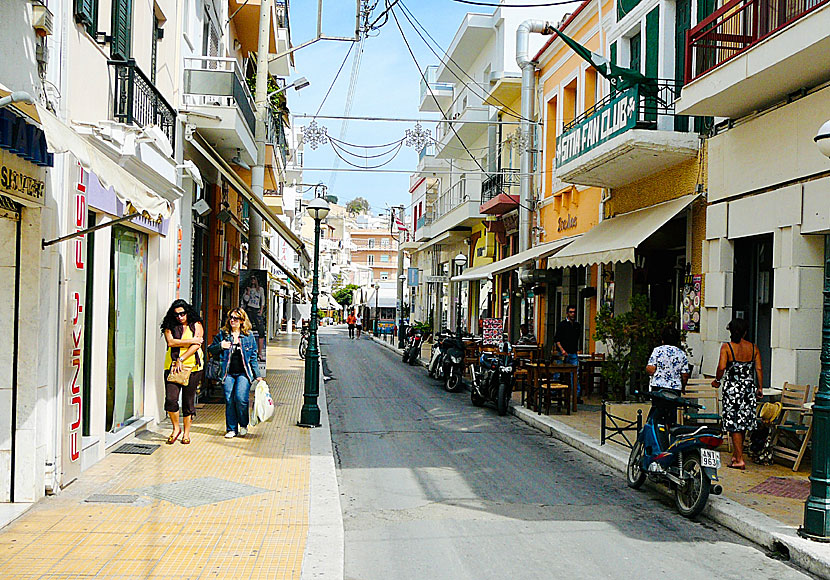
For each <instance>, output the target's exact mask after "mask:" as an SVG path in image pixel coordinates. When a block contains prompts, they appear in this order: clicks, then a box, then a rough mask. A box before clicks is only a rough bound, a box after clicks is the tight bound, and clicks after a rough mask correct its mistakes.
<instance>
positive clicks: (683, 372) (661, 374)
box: [646, 326, 689, 393]
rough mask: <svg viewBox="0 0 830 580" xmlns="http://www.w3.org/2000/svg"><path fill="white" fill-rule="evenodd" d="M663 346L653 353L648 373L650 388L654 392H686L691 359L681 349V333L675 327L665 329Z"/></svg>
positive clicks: (647, 369)
mask: <svg viewBox="0 0 830 580" xmlns="http://www.w3.org/2000/svg"><path fill="white" fill-rule="evenodd" d="M661 340H662V344H661V345H660V346H658V347H657V348H655V349H654V350H653V351H651V356H649V357H648V364H647V365H646V372H647V373H648V374H649V376H651V380H650V381H649V386H650V387H651V390H652V391H656V390H657V389H671V390H673V391H680V392H681V393H683V392H685V391H686V382H687V381H688V380H689V358H688V357H687V356H686V353H685V352H683V350H681V348H680V331H679V330H677V329H676V328H675V327H673V326H667V327H666V328H664V329H663V332H662V335H661Z"/></svg>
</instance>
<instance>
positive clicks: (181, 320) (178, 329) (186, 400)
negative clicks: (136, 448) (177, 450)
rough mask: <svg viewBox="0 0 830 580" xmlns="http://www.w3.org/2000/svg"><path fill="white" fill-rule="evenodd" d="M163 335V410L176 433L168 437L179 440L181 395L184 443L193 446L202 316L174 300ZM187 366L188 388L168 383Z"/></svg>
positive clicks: (200, 376) (202, 331) (171, 440)
mask: <svg viewBox="0 0 830 580" xmlns="http://www.w3.org/2000/svg"><path fill="white" fill-rule="evenodd" d="M161 332H162V333H163V334H164V338H165V340H166V341H167V354H166V355H165V357H164V391H165V397H164V410H165V411H167V414H168V415H169V416H170V422H171V423H172V424H173V433H171V434H170V436H169V437H168V438H167V444H168V445H172V444H173V443H175V442H176V439H178V438H179V435H180V434H181V432H182V430H181V428H180V427H179V395H180V394H181V397H182V407H181V410H182V415H183V416H184V435H182V444H183V445H189V444H190V425H191V423H192V422H193V417H194V416H195V415H196V389H197V387H198V386H199V383H201V382H202V374H203V370H202V368H203V365H204V360H205V357H204V353H203V352H202V343H203V342H204V334H205V330H204V327H203V326H202V317H201V316H199V313H198V312H196V310H195V309H194V308H193V307H192V306H191V305H190V304H188V303H187V302H186V301H184V300H175V301H174V302H173V304H171V305H170V308H168V309H167V314H165V316H164V319H163V320H162V321H161ZM184 367H187V368H189V369H190V379H189V380H188V382H187V384H186V385H180V384H178V383H173V382H170V381H168V380H167V377H168V375H169V374H170V371H171V370H175V371H177V372H181V371H182V369H183V368H184Z"/></svg>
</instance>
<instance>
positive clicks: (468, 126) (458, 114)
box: [435, 89, 490, 159]
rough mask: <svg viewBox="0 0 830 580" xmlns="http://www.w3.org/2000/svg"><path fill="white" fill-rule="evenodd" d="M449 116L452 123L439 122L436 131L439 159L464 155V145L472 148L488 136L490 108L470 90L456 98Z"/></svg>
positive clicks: (436, 150) (465, 90)
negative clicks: (475, 143) (484, 136)
mask: <svg viewBox="0 0 830 580" xmlns="http://www.w3.org/2000/svg"><path fill="white" fill-rule="evenodd" d="M448 114H449V115H450V120H451V121H452V122H449V123H448V122H443V123H440V122H439V123H438V128H437V129H436V135H435V140H436V146H435V157H436V158H437V159H451V158H453V157H457V156H459V154H462V153H464V145H467V146H468V147H471V146H472V145H473V143H474V142H475V141H476V140H477V139H478V138H480V137H482V136H483V135H486V134H487V127H488V124H489V122H490V110H489V108H488V107H487V105H485V104H483V103H482V101H481V97H480V96H479V95H478V94H476V93H474V92H472V91H470V90H469V89H464V90H463V91H462V92H461V93H460V94H459V95H458V96H457V97H456V100H455V103H454V104H453V107H452V109H451V110H450V111H448ZM462 143H463V144H464V145H462Z"/></svg>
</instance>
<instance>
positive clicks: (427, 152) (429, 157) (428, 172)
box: [415, 145, 449, 178]
mask: <svg viewBox="0 0 830 580" xmlns="http://www.w3.org/2000/svg"><path fill="white" fill-rule="evenodd" d="M448 169H449V165H448V164H447V162H446V161H444V160H443V159H436V158H435V147H434V146H432V145H428V146H427V147H424V148H423V149H422V150H421V153H420V154H419V155H418V169H417V170H416V171H415V175H417V176H418V177H419V178H421V177H438V176H440V175H441V174H442V173H444V172H445V171H447V170H448Z"/></svg>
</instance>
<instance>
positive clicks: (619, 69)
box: [551, 26, 657, 93]
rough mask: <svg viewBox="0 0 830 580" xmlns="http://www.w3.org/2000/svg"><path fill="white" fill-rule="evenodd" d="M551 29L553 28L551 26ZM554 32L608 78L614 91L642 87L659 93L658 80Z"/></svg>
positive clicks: (557, 31)
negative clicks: (619, 64)
mask: <svg viewBox="0 0 830 580" xmlns="http://www.w3.org/2000/svg"><path fill="white" fill-rule="evenodd" d="M551 28H553V27H552V26H551ZM553 31H554V32H556V34H558V35H559V38H561V39H562V42H564V43H565V44H567V45H568V46H570V47H571V49H573V51H574V52H575V53H576V54H578V55H579V56H580V57H582V58H583V59H585V60H586V61H588V63H589V64H590V65H591V66H592V67H594V69H596V71H597V72H598V73H599V74H601V75H602V76H604V77H605V78H607V79H608V82H610V83H611V86H612V87H613V88H614V89H616V90H618V91H622V90H624V89H627V88H629V87H633V86H635V85H640V86H641V87H643V88H645V89H646V90H647V92H654V93H656V92H657V80H656V79H651V78H648V77H647V76H645V75H643V74H640V72H639V71H636V70H634V69H630V68H626V67H624V66H617V65H616V64H614V63H613V62H611V61H609V60H608V59H607V58H605V57H604V56H602V55H601V54H597V53H595V52H591V51H590V50H588V49H587V48H585V47H584V46H582V45H581V44H579V43H578V42H577V41H575V40H574V39H573V38H571V37H569V36H566V35H564V34H562V33H561V32H560V31H559V30H558V29H556V28H553Z"/></svg>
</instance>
